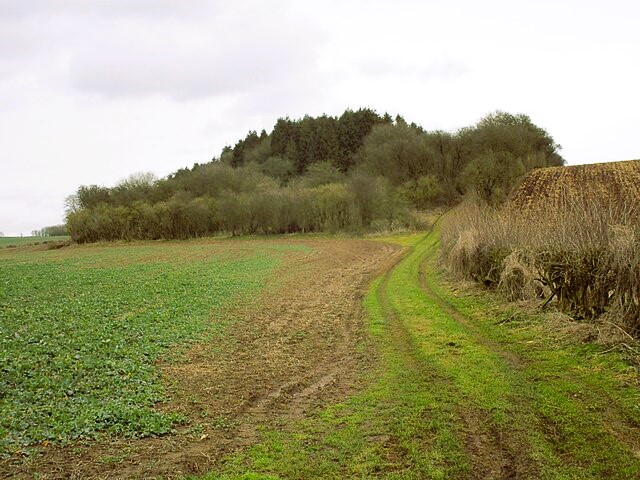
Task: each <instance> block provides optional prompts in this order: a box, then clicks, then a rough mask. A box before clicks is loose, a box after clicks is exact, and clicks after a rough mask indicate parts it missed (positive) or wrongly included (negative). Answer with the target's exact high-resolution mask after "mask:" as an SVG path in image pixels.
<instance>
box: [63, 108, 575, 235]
mask: <svg viewBox="0 0 640 480" xmlns="http://www.w3.org/2000/svg"><path fill="white" fill-rule="evenodd" d="M560 148H561V147H560V145H558V144H557V143H555V141H554V140H553V138H552V137H551V136H550V135H549V134H548V133H547V132H546V131H545V130H544V129H542V128H541V127H538V126H536V125H535V124H534V123H533V122H532V121H531V119H530V118H529V117H527V116H526V115H522V114H517V115H513V114H510V113H505V112H500V111H497V112H494V113H491V114H489V115H487V116H485V117H484V118H482V119H481V120H480V121H478V122H477V123H476V124H475V125H472V126H470V127H466V128H462V129H460V130H458V131H455V132H444V131H432V132H428V131H425V130H424V129H423V128H421V127H420V126H418V125H416V124H415V123H408V122H407V121H406V120H405V119H404V118H402V117H401V116H399V115H398V116H396V117H395V119H394V118H392V117H391V115H389V114H386V113H385V114H384V115H379V114H378V113H376V112H375V111H373V110H371V109H367V108H363V109H359V110H356V111H353V110H347V111H345V112H344V113H343V114H342V115H340V116H339V117H335V116H328V115H321V116H318V117H311V116H305V117H303V118H301V119H298V120H292V119H290V118H288V117H285V118H279V119H278V120H277V121H276V123H275V125H274V127H273V129H272V131H271V132H266V131H265V130H262V131H261V132H260V133H259V134H258V133H257V132H256V131H250V132H248V134H247V135H246V136H245V137H244V138H243V139H240V140H238V141H237V142H236V143H235V144H234V146H233V147H231V146H228V147H225V148H224V149H223V150H222V152H220V154H219V155H217V156H214V157H213V159H212V160H211V161H210V162H207V163H204V164H196V165H194V166H193V167H191V168H182V169H180V170H178V171H176V172H174V173H173V174H171V175H168V176H167V177H166V178H162V179H158V178H156V177H155V176H154V175H153V174H149V173H137V174H133V175H131V176H130V177H128V178H126V179H124V180H122V181H121V182H119V183H118V184H117V185H115V186H113V187H105V186H100V185H82V186H80V187H79V188H78V190H77V192H76V193H75V194H74V195H71V196H69V197H67V199H66V200H65V203H66V205H67V228H68V231H69V232H70V234H71V235H72V237H73V238H74V239H75V240H77V241H97V240H112V239H131V238H187V237H192V236H200V235H210V234H213V233H216V232H228V233H231V234H245V233H284V232H308V231H325V230H329V231H335V230H348V229H351V230H371V229H383V228H384V229H392V228H395V227H400V226H404V227H406V226H409V225H414V224H415V222H416V221H417V220H416V219H417V216H416V212H417V211H418V210H420V209H427V208H430V207H435V206H440V205H449V204H453V203H455V202H457V201H458V200H459V199H460V198H461V197H462V196H463V195H464V194H465V193H467V192H470V191H472V192H475V193H476V194H477V195H478V197H479V198H481V199H483V200H485V201H486V202H489V203H499V202H500V201H502V200H503V199H504V198H505V197H506V196H507V195H508V193H509V191H510V189H511V188H512V187H513V185H514V184H515V183H516V182H517V181H518V179H519V178H520V177H521V176H522V175H523V174H524V173H526V172H527V171H529V170H531V169H533V168H539V167H546V166H556V165H562V164H563V163H564V160H563V159H562V157H561V156H560V153H559V151H560Z"/></svg>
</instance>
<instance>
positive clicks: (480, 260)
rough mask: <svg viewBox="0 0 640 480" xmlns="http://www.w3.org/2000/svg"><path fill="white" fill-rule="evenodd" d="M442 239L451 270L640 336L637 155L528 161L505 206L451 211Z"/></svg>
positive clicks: (510, 295)
mask: <svg viewBox="0 0 640 480" xmlns="http://www.w3.org/2000/svg"><path fill="white" fill-rule="evenodd" d="M443 247H444V248H443V254H444V259H445V262H446V264H447V265H448V267H449V269H450V270H451V271H452V272H453V273H455V274H457V275H458V276H460V277H464V278H469V279H473V280H475V281H478V282H481V283H483V284H484V285H486V286H489V287H491V288H496V289H498V290H500V291H502V292H504V294H505V295H506V296H507V297H508V298H509V299H510V300H526V299H540V302H541V305H543V306H546V305H548V304H550V303H553V304H555V305H556V306H557V307H558V309H559V310H561V311H563V312H566V313H568V314H570V315H571V316H572V317H573V318H574V319H577V320H581V321H589V322H603V321H605V319H606V322H608V323H609V324H612V325H615V328H614V331H615V332H617V334H619V333H620V332H624V335H626V336H628V337H635V338H638V337H640V161H632V162H618V163H612V164H599V165H583V166H579V167H559V168H549V169H541V170H537V171H534V172H532V173H531V174H530V175H529V176H527V177H526V178H525V180H524V181H523V183H522V185H521V186H520V187H519V189H518V190H516V191H515V192H514V194H513V196H512V199H511V201H510V202H508V203H507V204H506V205H505V206H503V207H502V208H500V209H492V208H489V207H486V206H480V205H479V204H478V203H477V202H473V201H468V202H466V203H464V204H462V205H461V206H460V207H458V208H457V209H456V210H455V211H454V212H452V214H451V215H449V217H448V218H447V220H446V221H445V224H444V226H443ZM605 330H606V329H605ZM610 333H612V334H613V333H614V332H610ZM614 336H615V335H614Z"/></svg>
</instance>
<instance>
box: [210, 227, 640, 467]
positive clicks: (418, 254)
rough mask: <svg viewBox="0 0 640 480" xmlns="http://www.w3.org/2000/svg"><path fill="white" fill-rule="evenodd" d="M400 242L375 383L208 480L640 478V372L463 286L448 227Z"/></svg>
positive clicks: (380, 329)
mask: <svg viewBox="0 0 640 480" xmlns="http://www.w3.org/2000/svg"><path fill="white" fill-rule="evenodd" d="M387 240H389V239H387ZM398 243H400V244H402V245H404V246H408V247H409V250H408V254H407V255H406V257H405V258H404V259H403V260H402V262H401V263H400V264H399V265H398V266H397V267H396V268H395V269H394V270H392V271H391V272H390V273H389V274H387V275H386V276H385V277H383V278H379V279H377V280H376V281H375V282H374V283H373V284H372V285H371V287H370V289H369V291H368V293H367V295H366V297H365V299H364V304H365V308H366V312H367V315H368V329H369V332H370V338H371V340H372V342H373V344H374V346H375V347H376V348H375V351H376V352H377V355H378V357H377V360H378V361H377V365H378V367H377V369H376V370H374V371H373V372H371V374H370V375H369V377H368V386H367V387H366V388H365V389H364V390H363V391H362V392H361V393H359V394H357V395H354V396H352V397H350V398H348V399H346V400H345V401H344V402H343V403H340V404H337V405H331V406H328V407H326V408H324V409H322V410H320V411H317V412H315V413H314V414H313V415H312V416H311V417H309V418H307V419H305V420H304V421H301V422H298V423H296V424H294V425H289V426H287V427H286V428H283V429H279V430H274V429H265V430H264V432H263V435H262V440H261V442H260V443H258V444H257V445H255V446H253V447H251V448H249V449H247V450H245V451H242V452H238V453H236V454H234V455H231V456H230V457H228V458H227V459H226V460H225V461H224V462H223V463H222V465H221V466H220V469H218V470H217V471H215V472H212V473H211V474H210V475H208V476H207V477H205V478H207V479H217V478H223V479H232V478H234V479H235V478H239V479H240V478H246V479H275V478H278V479H280V478H282V479H284V478H286V479H305V478H336V479H337V478H373V477H376V478H377V477H382V478H392V479H396V478H397V479H400V478H402V479H423V478H435V479H437V478H470V477H478V476H490V472H491V468H492V464H493V465H494V467H495V464H496V459H497V460H500V459H501V458H502V459H504V461H505V462H507V463H511V464H512V465H513V466H512V467H510V468H513V472H512V474H515V475H516V476H517V477H518V478H547V479H589V478H591V479H597V478H618V479H629V478H638V477H640V457H639V455H640V454H639V453H638V444H639V443H640V442H639V441H638V439H639V438H640V436H639V434H638V433H639V431H640V410H639V409H640V406H639V405H640V396H639V395H638V392H639V390H638V384H637V380H638V377H637V372H636V371H635V370H633V369H632V368H631V367H629V366H628V365H627V364H625V363H624V362H623V361H622V360H621V358H620V357H619V356H618V355H617V354H615V353H613V352H610V353H605V352H603V351H602V349H601V348H598V347H596V346H593V345H589V344H578V343H576V342H573V341H571V340H570V339H561V338H560V336H559V335H558V334H557V333H556V332H553V331H550V330H549V329H548V325H546V324H545V317H544V315H542V314H538V313H526V312H524V311H520V310H517V309H515V308H514V307H513V306H509V305H508V304H506V303H504V302H502V300H500V299H499V298H498V297H496V296H495V295H493V294H491V293H487V292H479V291H476V290H472V291H471V290H469V291H465V290H457V289H456V288H455V287H456V285H455V284H451V283H449V282H447V281H446V279H445V278H444V277H443V274H442V272H441V271H440V269H439V268H438V265H437V262H436V259H437V256H438V232H437V231H436V232H434V233H432V234H430V235H428V236H422V237H403V238H401V239H400V240H399V242H398ZM421 270H424V275H423V284H421V283H420V277H421ZM423 287H425V288H423ZM507 320H510V321H508V322H507ZM477 444H480V447H478V446H477ZM497 464H498V467H499V465H500V464H499V462H498V463H497ZM483 468H485V469H486V470H485V471H483ZM487 472H489V473H487ZM498 474H499V475H506V474H507V472H502V473H500V472H498Z"/></svg>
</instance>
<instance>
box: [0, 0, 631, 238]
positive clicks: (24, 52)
mask: <svg viewBox="0 0 640 480" xmlns="http://www.w3.org/2000/svg"><path fill="white" fill-rule="evenodd" d="M638 20H640V2H638V1H637V0H628V1H627V0H609V1H592V0H575V1H573V0H555V1H551V0H535V1H533V0H532V1H518V0H504V1H502V0H483V1H477V0H446V1H444V0H443V1H440V0H436V1H434V0H423V1H403V0H395V1H384V2H382V1H349V0H343V1H309V0H304V1H297V2H295V1H279V0H269V1H258V0H256V1H253V0H236V1H219V0H209V1H208V0H0V164H1V167H2V168H1V170H0V172H1V173H0V232H4V234H5V235H19V234H20V233H24V234H28V233H29V232H30V231H31V230H33V229H36V228H40V227H43V226H46V225H52V224H57V223H61V222H62V220H63V215H64V203H63V202H64V197H65V196H67V195H69V194H71V193H73V192H75V191H76V189H77V187H78V186H79V185H81V184H99V185H107V186H111V185H113V184H114V183H116V182H117V181H118V180H120V179H122V178H124V177H127V176H128V175H130V174H131V173H134V172H140V171H152V172H154V173H156V174H157V175H159V176H165V175H167V174H169V173H171V172H173V171H175V170H177V169H178V168H181V167H187V166H191V165H192V164H193V163H195V162H199V163H202V162H206V161H208V160H210V159H211V158H212V157H213V156H214V155H218V154H219V153H220V150H221V149H222V147H223V146H225V145H226V144H232V143H235V141H236V140H237V139H238V138H239V137H241V136H244V135H245V134H246V132H247V131H248V130H250V129H252V130H258V131H260V130H261V129H262V128H265V129H267V130H270V129H271V128H272V127H273V125H274V123H275V121H276V120H277V118H278V117H280V116H285V115H289V116H290V117H292V118H297V117H300V116H303V115H304V114H305V113H308V114H311V115H318V114H322V113H327V114H333V115H337V114H340V113H341V112H342V111H343V110H345V109H346V108H352V109H357V108H360V107H371V108H374V109H376V110H377V111H378V112H380V113H383V112H385V111H388V112H389V113H392V114H396V113H400V114H402V115H403V116H404V117H405V118H406V119H407V120H409V121H415V122H416V123H418V124H420V125H422V126H423V127H424V128H426V129H428V130H431V129H446V130H452V129H457V128H459V127H463V126H467V125H470V124H473V123H474V122H476V121H477V120H478V119H480V118H481V117H482V116H484V115H485V114H487V113H489V112H491V111H495V110H497V109H500V110H506V111H508V112H512V113H525V114H527V115H529V116H530V117H531V119H532V120H533V121H534V123H536V124H537V125H539V126H541V127H543V128H545V129H546V130H547V131H548V132H549V133H550V134H551V135H552V136H553V137H554V139H555V140H556V141H557V142H558V143H560V144H561V145H562V146H563V150H562V154H563V156H564V157H565V158H566V159H567V161H568V162H569V164H578V163H591V162H601V161H611V160H628V159H635V158H640V133H639V127H640V91H639V86H640V60H639V58H640V53H639V52H640V36H639V35H638Z"/></svg>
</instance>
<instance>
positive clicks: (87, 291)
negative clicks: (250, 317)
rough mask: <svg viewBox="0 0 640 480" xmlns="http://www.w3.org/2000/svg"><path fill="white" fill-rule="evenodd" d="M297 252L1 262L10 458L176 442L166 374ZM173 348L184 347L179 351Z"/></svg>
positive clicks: (1, 433)
mask: <svg viewBox="0 0 640 480" xmlns="http://www.w3.org/2000/svg"><path fill="white" fill-rule="evenodd" d="M296 248H298V247H296V246H292V247H289V246H282V245H273V246H266V245H265V244H258V243H257V242H256V243H252V242H233V244H232V243H231V242H227V243H224V242H223V243H217V244H207V243H203V242H159V243H155V244H132V245H120V246H117V245H114V246H87V247H69V248H65V249H62V250H55V251H39V252H24V251H19V250H16V251H12V252H7V253H5V254H3V255H2V256H0V373H1V376H0V453H4V454H7V453H11V452H15V451H18V450H20V449H23V448H24V447H26V446H29V445H34V444H37V443H41V442H52V443H61V444H65V443H68V442H69V441H74V440H77V439H90V438H97V437H100V436H101V435H125V436H145V435H156V434H162V433H165V432H168V431H170V430H171V429H172V426H173V425H175V424H176V422H180V421H181V418H180V417H179V416H178V415H175V414H171V413H161V412H159V411H157V410H154V404H155V403H156V402H158V401H161V400H164V399H165V391H164V389H163V386H162V383H161V381H160V377H159V372H158V369H157V368H156V364H157V362H158V361H160V360H162V359H163V357H165V356H166V355H168V354H175V352H176V348H175V347H178V346H180V345H185V344H187V343H188V342H191V341H194V340H203V339H205V338H207V339H210V340H213V341H215V340H216V339H218V338H220V335H221V334H222V332H223V330H224V327H225V325H226V324H228V323H229V321H230V320H231V319H230V318H229V316H228V315H226V314H225V309H228V308H229V307H231V306H233V305H235V304H237V303H239V302H248V301H250V299H251V298H252V297H255V295H256V293H257V292H259V291H260V290H261V289H262V288H263V286H264V285H265V282H266V281H267V279H268V278H269V275H270V274H272V273H273V272H274V269H275V268H276V267H277V266H278V264H279V261H280V259H281V257H282V255H283V254H284V253H285V252H287V251H288V250H291V249H296ZM172 347H173V348H172Z"/></svg>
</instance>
